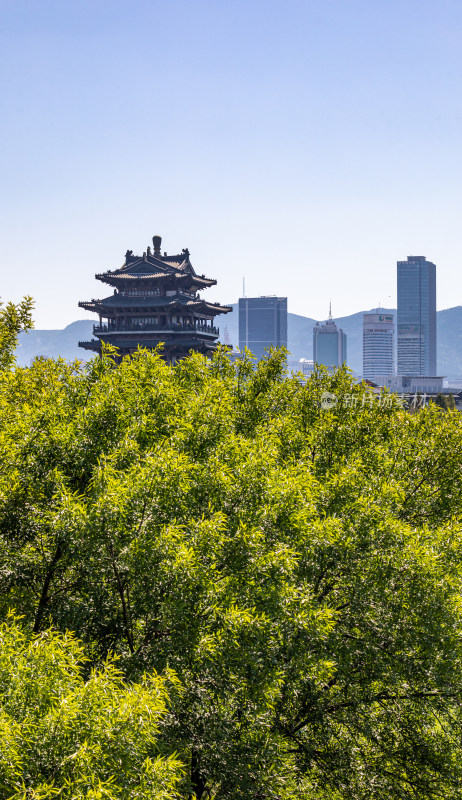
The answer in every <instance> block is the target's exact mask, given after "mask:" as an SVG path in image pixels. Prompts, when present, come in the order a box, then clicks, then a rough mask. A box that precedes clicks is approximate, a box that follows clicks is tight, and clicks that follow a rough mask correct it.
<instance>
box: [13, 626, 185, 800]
mask: <svg viewBox="0 0 462 800" xmlns="http://www.w3.org/2000/svg"><path fill="white" fill-rule="evenodd" d="M84 660H85V659H84V655H83V652H82V648H81V647H79V645H78V643H77V642H76V641H75V640H74V639H73V638H72V637H71V636H69V635H67V636H60V635H58V634H52V633H50V632H47V633H45V634H42V635H41V636H39V637H35V638H32V639H31V637H30V636H26V635H25V634H24V632H23V631H22V630H21V629H20V628H19V627H18V624H17V621H15V620H12V619H9V620H8V621H7V623H4V624H3V625H2V626H1V627H0V692H1V696H2V698H3V700H2V704H1V707H0V756H1V758H0V796H1V797H2V798H6V797H10V798H15V800H27V798H31V797H34V798H36V800H39V798H49V797H54V796H56V795H58V794H59V797H61V798H66V800H67V798H69V800H80V798H82V799H83V798H85V800H90V798H91V800H97V798H98V800H99V798H101V800H103V798H104V800H119V799H120V800H131V799H132V798H133V800H134V799H135V798H145V797H155V798H157V799H158V800H170V799H171V798H172V797H178V794H177V793H176V786H177V785H178V784H179V782H180V780H181V777H182V775H181V768H180V766H179V764H178V763H177V762H176V761H175V759H174V758H172V757H171V756H170V757H168V758H163V757H162V755H160V754H159V747H158V743H157V736H156V734H157V726H158V723H159V720H160V719H161V717H162V716H163V715H164V714H165V710H166V709H165V685H164V681H163V680H162V679H161V678H159V677H158V676H152V677H150V678H149V679H148V678H145V679H144V680H143V681H140V682H138V683H135V684H134V685H133V686H131V687H128V686H126V685H125V684H124V683H123V681H122V676H121V674H120V672H119V671H118V670H117V669H116V666H115V665H114V664H113V663H106V664H105V665H104V668H103V669H102V670H100V671H99V672H93V673H92V674H91V676H90V677H89V679H88V680H87V681H84V679H83V676H82V662H84ZM31 789H32V791H31ZM58 789H59V790H60V791H58Z"/></svg>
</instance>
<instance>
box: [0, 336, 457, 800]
mask: <svg viewBox="0 0 462 800" xmlns="http://www.w3.org/2000/svg"><path fill="white" fill-rule="evenodd" d="M325 392H328V393H330V394H331V395H334V401H333V402H331V403H330V404H329V407H328V408H325V407H324V406H325V403H324V402H323V397H324V396H325ZM0 406H1V414H2V420H3V423H2V431H1V439H0V464H1V471H0V553H1V570H0V612H1V613H2V614H3V615H5V614H6V613H7V609H8V608H14V609H16V611H17V613H20V614H22V615H23V617H24V624H25V625H26V626H27V627H28V629H29V630H31V631H33V632H35V633H36V634H40V633H41V632H42V631H45V630H47V629H48V628H49V627H50V626H52V627H53V628H54V629H57V630H59V631H62V632H65V631H67V630H71V631H73V632H74V633H75V635H76V636H77V637H78V638H79V639H80V640H81V641H82V643H83V647H84V651H85V655H86V658H88V659H89V662H88V663H89V665H90V666H94V667H98V665H100V664H102V663H103V662H104V660H105V659H106V658H107V657H108V655H109V654H110V653H115V654H117V656H118V662H117V663H118V668H119V669H120V670H121V671H122V673H123V675H124V678H125V680H127V681H130V682H133V684H134V685H135V684H136V683H137V682H138V681H141V680H142V676H143V675H144V674H150V673H151V672H153V671H154V670H155V671H157V672H158V673H163V671H164V670H167V669H168V670H173V671H174V673H175V675H176V676H177V679H178V681H179V683H180V685H181V687H182V691H181V692H175V693H174V695H172V700H171V705H170V710H169V713H168V714H167V715H165V716H164V717H163V718H162V720H161V721H160V722H159V724H160V726H161V735H162V740H163V741H164V742H168V746H169V748H170V751H171V752H173V751H178V753H179V754H180V759H181V760H182V762H183V763H184V764H185V765H186V767H187V770H188V776H189V780H190V782H191V786H192V789H191V791H193V796H194V797H196V798H201V797H203V798H205V797H211V798H220V799H221V798H233V800H234V799H235V798H246V800H247V799H248V798H259V799H263V798H274V799H275V798H282V799H283V800H289V798H306V800H314V798H316V800H318V798H319V799H321V798H325V800H327V798H329V800H344V798H354V799H357V800H360V799H361V800H363V799H364V800H365V799H366V798H372V797H373V798H379V800H382V798H383V800H390V799H391V800H395V799H396V800H398V798H399V799H400V800H402V799H403V798H436V797H443V796H444V797H446V798H456V797H457V798H458V797H460V791H461V782H460V781H461V775H460V741H459V740H460V710H459V709H460V691H461V688H462V677H461V641H462V639H461V632H462V630H461V603H460V590H461V550H460V548H461V533H460V530H461V526H460V522H461V510H462V472H461V464H462V435H461V427H460V417H459V415H458V414H441V413H440V412H439V410H438V409H437V408H435V407H429V408H427V409H424V410H423V411H422V412H421V413H419V414H416V415H409V414H407V413H406V412H405V411H403V410H402V409H400V408H399V406H397V405H396V403H395V400H394V399H393V397H392V396H391V395H386V394H384V395H382V396H380V397H378V396H376V395H374V394H373V393H372V392H371V391H370V390H369V389H368V388H367V387H365V386H362V385H357V384H355V383H354V382H353V381H352V379H351V377H350V376H349V374H348V372H347V371H345V370H339V371H338V372H337V373H336V374H334V375H330V374H329V373H327V372H326V371H323V370H322V369H321V370H319V371H318V372H316V373H315V374H314V375H313V377H312V378H311V379H310V380H309V381H308V382H307V383H306V384H305V385H302V384H301V383H300V382H299V381H298V380H297V379H296V378H287V377H286V376H285V372H284V354H283V353H282V352H273V353H272V354H271V355H270V356H269V357H268V358H267V359H264V360H263V361H261V362H260V363H259V364H258V365H257V366H256V367H254V364H253V362H252V359H251V358H250V356H247V357H246V358H245V359H244V360H241V361H238V362H236V363H234V364H232V363H230V361H229V359H228V357H227V356H226V354H224V353H223V352H218V353H217V354H216V355H215V356H214V358H213V360H212V361H211V362H209V361H207V360H206V359H204V358H202V357H201V356H198V355H194V356H192V357H190V358H188V359H185V360H183V361H181V362H180V363H179V364H177V365H176V366H174V367H170V366H167V365H166V364H165V363H164V362H163V361H162V359H161V358H160V357H159V355H158V354H156V353H149V352H139V353H138V354H137V355H136V356H135V357H134V358H132V359H130V360H124V361H123V362H122V363H121V364H120V365H119V366H115V365H114V363H113V361H112V360H111V358H110V357H105V358H103V359H102V360H94V361H92V362H90V363H89V364H88V365H87V366H82V365H79V364H74V365H68V364H66V363H64V362H62V361H46V360H43V361H38V362H36V363H34V365H33V366H32V367H31V368H30V369H15V370H13V371H4V372H3V373H2V374H1V375H0Z"/></svg>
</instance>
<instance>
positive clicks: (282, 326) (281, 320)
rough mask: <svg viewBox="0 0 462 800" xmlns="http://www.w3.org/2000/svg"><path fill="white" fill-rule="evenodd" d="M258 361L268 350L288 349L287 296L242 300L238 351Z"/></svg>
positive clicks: (242, 298) (245, 298) (244, 298)
mask: <svg viewBox="0 0 462 800" xmlns="http://www.w3.org/2000/svg"><path fill="white" fill-rule="evenodd" d="M245 347H247V348H248V349H249V350H250V351H251V352H252V353H253V354H254V356H256V357H257V358H258V359H260V358H263V356H264V355H265V349H266V348H269V347H287V297H241V298H240V299H239V350H243V349H244V348H245Z"/></svg>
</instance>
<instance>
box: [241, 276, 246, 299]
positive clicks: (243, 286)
mask: <svg viewBox="0 0 462 800" xmlns="http://www.w3.org/2000/svg"><path fill="white" fill-rule="evenodd" d="M245 296H246V294H245V278H242V297H245Z"/></svg>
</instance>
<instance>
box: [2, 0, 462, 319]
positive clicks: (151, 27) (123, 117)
mask: <svg viewBox="0 0 462 800" xmlns="http://www.w3.org/2000/svg"><path fill="white" fill-rule="evenodd" d="M0 11H1V20H0V60H1V87H0V89H1V91H0V105H1V109H0V120H1V130H2V147H1V149H0V160H1V188H2V191H1V204H2V206H1V214H0V224H1V228H2V234H1V243H2V281H1V286H0V294H1V296H2V299H4V300H6V299H15V300H17V299H19V298H20V296H21V295H22V294H25V293H28V294H32V295H33V296H34V297H35V299H36V315H35V316H36V323H37V327H42V328H43V327H48V328H54V327H62V326H64V325H66V324H67V323H69V322H71V321H73V320H75V319H79V318H83V317H85V316H88V314H86V312H83V311H82V310H79V309H78V308H77V302H78V300H82V299H90V298H91V297H98V296H104V295H105V294H108V293H110V290H109V291H108V292H106V291H105V288H104V286H103V285H102V284H100V283H99V282H97V281H95V280H94V274H95V273H96V272H101V271H104V270H105V269H108V268H115V267H117V266H120V265H121V264H122V262H123V256H124V253H125V250H126V249H127V248H130V249H132V250H134V251H135V252H142V251H143V250H145V249H146V246H147V245H148V244H149V242H150V239H151V237H152V235H153V234H160V235H162V237H163V244H162V249H166V250H168V251H169V252H180V251H181V249H182V248H183V247H188V248H189V250H190V251H191V259H192V261H193V264H194V265H195V266H196V267H197V269H198V270H199V272H205V273H206V274H208V275H210V276H212V277H215V278H217V279H218V286H217V287H216V288H214V289H212V290H209V293H208V294H209V296H210V298H213V299H217V300H220V301H222V302H232V301H235V300H236V299H237V298H238V296H239V295H240V294H241V290H242V277H243V276H244V275H245V276H246V288H247V294H248V295H249V296H251V295H257V294H281V295H287V296H288V298H289V310H291V311H293V312H295V313H298V314H305V315H307V316H312V317H316V318H322V317H324V316H325V315H326V314H327V310H328V304H329V299H330V298H332V307H333V313H334V315H338V316H343V315H345V314H348V313H353V312H354V311H358V310H360V309H362V308H370V307H372V306H376V305H377V304H378V303H379V301H381V302H382V304H383V305H393V304H394V303H395V296H396V287H395V283H396V261H397V259H403V258H406V256H407V255H409V254H413V255H426V256H427V258H429V259H431V260H432V261H434V262H435V263H436V264H437V268H438V272H437V275H438V307H439V308H445V307H448V306H454V305H459V304H460V303H462V268H461V261H462V227H461V224H460V217H461V208H462V164H461V148H462V144H461V142H462V136H461V134H462V130H461V128H462V107H461V101H462V88H461V75H462V2H461V1H460V0H399V2H398V0H277V1H276V0H264V1H263V0H245V1H244V0H163V2H159V1H158V0H39V1H38V0H0Z"/></svg>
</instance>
